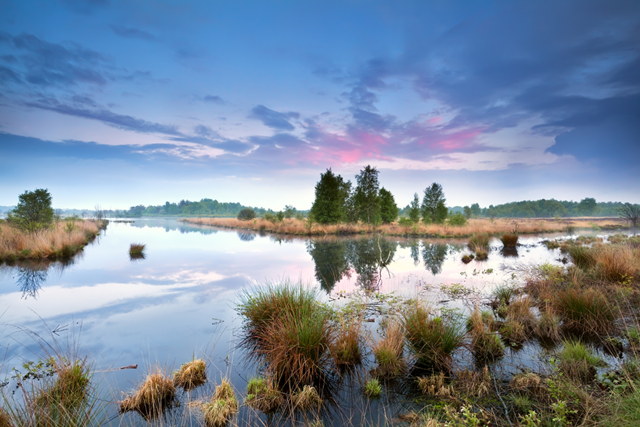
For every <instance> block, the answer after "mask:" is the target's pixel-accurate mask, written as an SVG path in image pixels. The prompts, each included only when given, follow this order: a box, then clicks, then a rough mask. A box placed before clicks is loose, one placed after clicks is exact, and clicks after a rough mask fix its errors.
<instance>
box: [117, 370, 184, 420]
mask: <svg viewBox="0 0 640 427" xmlns="http://www.w3.org/2000/svg"><path fill="white" fill-rule="evenodd" d="M175 396H176V388H175V386H174V385H173V381H172V380H171V379H169V378H167V377H166V376H165V375H164V374H163V373H162V372H160V370H156V372H155V373H152V374H149V375H147V378H146V379H145V380H144V382H143V383H142V384H141V385H140V387H139V388H138V390H137V391H136V392H135V393H134V394H133V395H130V396H127V397H126V398H125V399H124V400H122V401H120V402H118V405H119V408H120V413H126V412H130V411H135V412H137V413H139V414H140V415H141V416H142V417H143V418H144V419H147V420H149V419H153V418H156V417H158V416H159V415H160V414H162V413H163V412H164V410H165V409H167V408H168V407H170V406H171V405H172V404H173V401H174V399H175Z"/></svg>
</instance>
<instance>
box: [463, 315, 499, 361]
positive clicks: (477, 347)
mask: <svg viewBox="0 0 640 427" xmlns="http://www.w3.org/2000/svg"><path fill="white" fill-rule="evenodd" d="M467 329H468V330H469V332H470V334H471V349H472V351H473V355H474V357H475V358H476V360H493V359H496V358H499V357H501V356H502V355H504V345H503V344H502V341H501V340H500V337H499V336H498V335H497V334H496V333H494V332H492V331H491V329H490V327H489V326H488V325H487V324H486V323H485V322H484V319H483V318H482V314H481V313H480V311H479V310H475V311H474V312H473V313H472V314H471V317H470V318H469V321H468V322H467Z"/></svg>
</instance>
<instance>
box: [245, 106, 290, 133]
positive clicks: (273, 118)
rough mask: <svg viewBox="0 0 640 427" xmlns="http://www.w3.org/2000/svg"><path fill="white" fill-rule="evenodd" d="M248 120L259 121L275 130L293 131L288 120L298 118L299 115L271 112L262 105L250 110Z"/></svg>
mask: <svg viewBox="0 0 640 427" xmlns="http://www.w3.org/2000/svg"><path fill="white" fill-rule="evenodd" d="M248 117H249V118H250V119H256V120H260V121H261V122H262V123H263V124H264V125H265V126H268V127H270V128H272V129H276V130H294V129H295V127H294V126H293V125H292V124H291V123H289V120H290V119H292V118H294V119H297V118H299V117H300V114H299V113H296V112H289V113H280V112H278V111H274V110H271V109H269V108H267V107H265V106H264V105H257V106H255V107H254V108H253V109H252V110H251V114H249V116H248Z"/></svg>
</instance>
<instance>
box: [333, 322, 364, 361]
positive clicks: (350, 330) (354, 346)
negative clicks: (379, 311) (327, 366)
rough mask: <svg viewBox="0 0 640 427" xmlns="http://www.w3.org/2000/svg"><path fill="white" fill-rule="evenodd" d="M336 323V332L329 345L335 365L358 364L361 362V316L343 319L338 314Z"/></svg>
mask: <svg viewBox="0 0 640 427" xmlns="http://www.w3.org/2000/svg"><path fill="white" fill-rule="evenodd" d="M337 323H338V326H337V331H336V333H335V335H334V339H333V340H332V342H331V344H330V346H331V353H332V355H333V359H334V360H335V363H336V365H338V366H344V365H355V364H358V363H360V361H361V360H362V354H361V352H360V332H361V329H362V316H359V315H356V316H351V317H350V318H347V319H345V316H344V315H342V314H340V315H339V317H338V322H337Z"/></svg>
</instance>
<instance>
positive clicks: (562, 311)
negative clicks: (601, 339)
mask: <svg viewBox="0 0 640 427" xmlns="http://www.w3.org/2000/svg"><path fill="white" fill-rule="evenodd" d="M552 304H553V308H554V311H555V312H557V313H558V315H559V316H560V318H561V319H562V320H563V322H564V326H565V327H567V328H569V329H573V330H576V331H582V332H596V333H602V332H604V333H606V332H608V331H609V330H611V327H612V326H613V321H614V320H615V319H616V317H617V311H618V307H617V306H615V304H614V303H612V302H610V301H609V300H608V298H607V297H606V295H605V294H604V293H603V292H602V291H600V290H599V289H596V288H588V289H578V288H569V289H562V290H558V291H557V292H556V293H555V295H553V299H552Z"/></svg>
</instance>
